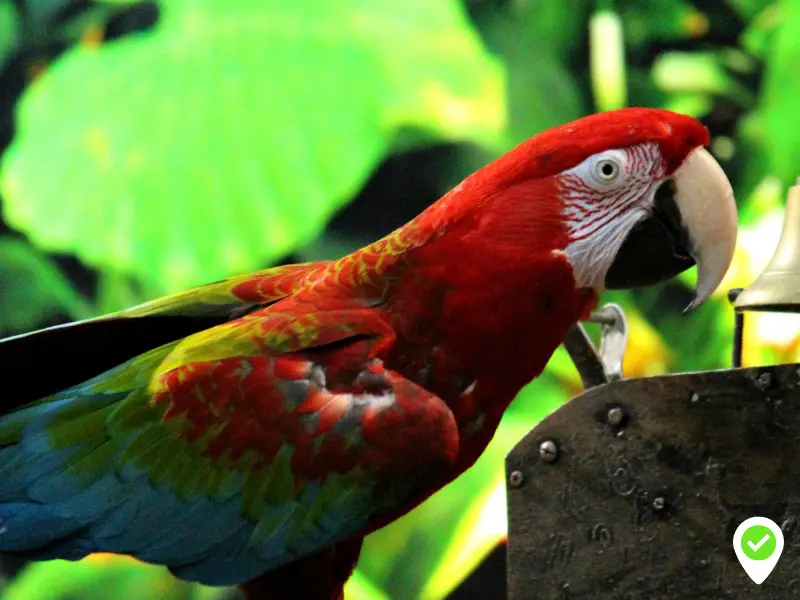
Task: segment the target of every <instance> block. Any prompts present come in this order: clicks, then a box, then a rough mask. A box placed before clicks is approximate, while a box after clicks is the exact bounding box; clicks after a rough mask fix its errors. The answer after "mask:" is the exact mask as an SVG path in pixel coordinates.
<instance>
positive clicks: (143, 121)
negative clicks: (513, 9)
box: [0, 0, 504, 289]
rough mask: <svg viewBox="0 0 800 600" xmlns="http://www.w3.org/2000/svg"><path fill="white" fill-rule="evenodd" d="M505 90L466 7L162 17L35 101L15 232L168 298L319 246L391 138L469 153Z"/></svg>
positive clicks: (20, 158)
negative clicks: (420, 139) (415, 134)
mask: <svg viewBox="0 0 800 600" xmlns="http://www.w3.org/2000/svg"><path fill="white" fill-rule="evenodd" d="M503 97H504V96H503V79H502V73H501V69H500V68H499V66H498V63H497V62H496V61H494V60H493V59H491V58H490V57H489V56H488V55H487V53H486V52H485V51H484V49H483V48H482V46H481V44H480V43H479V40H478V39H477V36H476V34H475V33H474V31H473V30H472V28H471V27H470V25H469V23H468V21H467V19H466V17H465V15H464V14H463V12H462V9H461V8H460V5H459V4H458V2H457V0H447V1H437V2H430V1H429V0H382V1H381V2H374V1H373V0H351V1H349V2H346V3H343V2H340V1H339V0H304V1H302V2H301V1H295V0H281V1H277V0H276V1H274V2H264V1H263V0H164V1H163V2H162V3H161V16H160V20H159V22H158V24H157V26H156V27H155V28H154V29H153V30H151V31H148V32H145V33H141V34H137V35H132V36H129V37H126V38H123V39H121V40H119V41H115V42H112V43H110V44H107V45H105V46H101V47H100V48H97V49H92V48H76V49H73V50H71V51H70V52H68V53H67V54H66V55H65V56H64V57H63V58H62V59H61V60H59V61H58V62H57V63H56V64H54V65H53V67H52V68H51V69H50V70H49V71H48V72H47V73H46V74H45V75H44V76H43V77H41V78H40V79H39V80H38V81H37V82H36V83H35V84H34V85H33V86H32V87H31V89H30V90H29V91H28V92H27V93H26V95H25V96H24V98H23V100H22V102H21V104H20V106H19V113H18V124H19V130H18V131H19V132H18V136H17V138H16V139H15V141H14V143H13V145H12V146H11V148H10V149H9V150H8V152H7V154H6V156H5V157H4V161H3V166H2V173H1V174H0V177H1V179H0V185H2V191H3V193H4V195H5V200H6V203H5V206H4V208H5V217H6V219H7V220H8V222H9V223H10V224H12V226H15V227H17V228H19V229H21V230H24V231H25V232H27V233H28V234H29V235H30V236H31V238H32V239H33V240H34V241H35V242H37V243H38V244H41V245H42V246H44V247H45V248H48V249H57V250H61V251H69V252H74V253H76V254H77V255H78V256H79V257H80V258H81V259H83V260H84V261H86V262H87V263H89V264H91V265H95V266H99V267H110V268H113V269H114V270H115V271H117V272H121V273H132V274H134V275H136V276H138V277H140V278H142V279H143V280H144V281H145V282H147V283H150V284H153V283H156V284H160V285H162V286H163V288H165V289H176V288H182V287H186V286H189V285H192V284H197V283H200V282H203V281H207V280H211V279H216V278H220V277H223V276H226V275H229V274H231V273H234V272H240V271H245V270H248V269H252V268H256V267H258V266H260V265H262V264H264V263H266V262H269V261H270V260H273V259H275V258H277V257H279V256H281V255H284V254H285V253H286V252H288V251H290V250H291V249H293V248H294V247H296V246H297V245H299V244H302V243H306V242H308V241H309V240H311V239H313V238H314V236H316V235H317V234H318V233H319V232H320V231H321V229H322V228H323V226H324V224H325V222H326V219H327V218H328V217H329V216H330V215H331V214H332V213H333V211H335V210H336V209H337V208H338V207H340V206H342V205H343V204H344V203H345V202H346V201H347V200H348V199H349V198H350V197H351V196H352V195H353V194H354V193H355V192H356V191H357V190H358V188H359V187H360V186H361V185H362V183H363V182H364V180H365V178H366V177H367V176H368V175H369V173H370V171H371V170H372V169H373V168H374V167H375V165H376V164H377V163H378V161H380V160H381V158H382V157H383V156H384V155H385V153H386V152H387V150H388V149H389V148H390V145H391V141H392V139H393V137H394V136H395V134H396V133H397V131H398V130H399V129H401V128H404V127H414V128H417V129H420V130H422V131H423V132H427V133H428V134H429V135H435V136H438V137H444V138H448V139H468V140H472V141H476V142H488V141H490V140H493V139H494V137H495V135H496V134H498V133H499V132H500V130H501V129H502V126H503V123H504V100H503Z"/></svg>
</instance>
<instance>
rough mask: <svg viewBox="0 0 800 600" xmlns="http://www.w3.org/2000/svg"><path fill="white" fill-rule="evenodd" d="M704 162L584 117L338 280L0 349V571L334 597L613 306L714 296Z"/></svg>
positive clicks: (325, 277)
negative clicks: (116, 562)
mask: <svg viewBox="0 0 800 600" xmlns="http://www.w3.org/2000/svg"><path fill="white" fill-rule="evenodd" d="M709 144H710V134H709V131H708V130H707V129H706V127H705V126H704V125H703V124H701V123H700V122H699V121H697V120H695V119H694V118H692V117H689V116H686V115H682V114H678V113H675V112H671V111H668V110H664V109H656V108H635V107H631V108H623V109H618V110H615V111H609V112H601V113H596V114H591V115H588V116H585V117H582V118H580V119H577V120H575V121H572V122H569V123H565V124H562V125H559V126H556V127H553V128H551V129H547V130H544V131H542V132H539V133H537V134H535V135H533V136H532V137H530V138H528V139H527V140H525V141H523V142H522V143H520V144H519V145H518V146H516V147H515V148H513V149H512V150H510V151H509V152H507V153H506V154H504V155H502V156H500V157H499V158H497V159H496V160H494V161H493V162H490V163H489V164H487V165H486V166H484V167H482V168H481V169H479V170H477V171H475V172H474V173H472V174H471V175H469V176H468V177H466V179H464V180H463V181H462V182H461V183H459V184H458V185H456V186H455V187H454V188H453V189H452V190H450V191H449V192H447V193H446V194H445V195H443V196H442V197H441V198H439V199H438V200H437V201H436V202H434V203H432V204H431V205H430V206H428V207H427V208H426V209H425V210H423V211H422V212H421V213H420V214H419V215H417V216H416V217H415V218H413V219H412V220H411V221H409V222H408V223H406V224H405V225H403V226H401V227H399V228H398V229H397V230H395V231H394V232H392V233H390V234H388V235H387V236H385V237H384V238H382V239H380V240H378V241H375V242H374V243H371V244H369V245H367V246H365V247H363V248H361V249H359V250H356V251H354V252H352V253H350V254H348V255H346V256H343V257H341V258H339V259H337V260H328V261H318V262H308V263H304V264H291V265H283V266H278V267H273V268H268V269H264V270H261V271H258V272H255V273H250V274H246V275H240V276H234V277H232V278H229V279H226V280H224V281H219V282H216V283H211V284H207V285H204V286H201V287H199V288H196V289H193V290H189V291H184V292H178V293H176V294H172V295H169V296H166V297H164V298H160V299H156V300H152V301H149V302H146V303H144V304H140V305H138V306H135V307H132V308H127V309H124V310H121V311H119V312H116V313H113V314H109V315H104V316H100V317H96V318H92V319H88V320H84V321H77V322H74V323H67V324H62V325H56V326H53V327H50V328H47V329H42V330H39V331H35V332H32V333H27V334H21V335H17V336H14V337H10V338H7V339H5V340H3V341H0V361H2V364H4V365H6V368H5V370H4V374H3V384H2V390H3V391H2V394H3V399H4V403H3V405H2V409H1V410H2V414H0V553H3V554H4V555H9V556H17V557H22V558H25V559H26V560H51V559H67V560H79V559H81V558H83V557H85V556H87V555H89V554H92V553H99V552H108V553H116V554H122V555H129V556H132V557H134V558H136V559H138V560H141V561H144V562H147V563H153V564H157V565H163V566H166V567H167V568H168V569H169V570H170V571H171V573H172V574H174V575H175V576H176V577H177V578H179V579H182V580H185V581H191V582H200V583H202V584H205V585H211V586H234V585H239V586H241V589H242V590H244V592H245V593H246V594H250V597H252V598H256V597H258V598H270V599H273V600H283V599H288V598H308V599H310V600H316V599H319V600H334V599H341V598H343V589H344V585H345V583H346V582H347V580H348V578H349V577H350V575H351V574H352V573H353V570H354V568H355V565H356V563H357V561H358V558H359V555H360V552H361V546H362V541H363V539H364V537H365V536H366V535H368V534H369V533H371V532H374V531H376V530H377V529H379V528H381V527H383V526H385V525H387V524H388V523H390V522H392V521H394V520H395V519H397V518H399V517H400V516H402V515H404V514H406V513H407V512H408V511H410V510H411V509H413V508H414V507H416V506H417V505H419V504H420V503H421V502H423V501H424V500H426V499H427V498H428V497H429V496H431V494H433V493H434V492H436V491H437V490H439V489H440V488H442V487H443V486H445V485H446V484H448V483H449V482H451V481H453V480H454V479H455V478H456V477H458V476H459V475H460V474H461V473H463V472H464V471H465V470H466V469H468V468H469V467H470V466H471V465H473V463H474V462H475V461H476V459H477V458H478V457H479V456H480V455H481V453H482V452H483V450H484V449H485V448H486V446H487V445H488V444H489V442H490V441H491V439H492V437H493V435H494V433H495V431H496V430H497V427H498V425H499V423H500V420H501V418H502V416H503V413H504V411H505V409H506V408H507V407H508V406H509V404H510V403H511V401H512V400H513V399H514V398H515V397H516V396H517V394H518V392H519V391H520V390H521V389H522V388H523V387H524V386H526V385H527V384H528V383H530V382H531V381H532V380H534V379H535V378H536V377H537V376H538V375H539V374H540V373H541V372H542V371H543V369H544V368H545V366H546V364H547V362H548V360H549V358H550V357H551V355H552V354H553V352H554V351H555V350H556V349H557V348H558V346H559V345H560V344H561V343H562V341H563V339H564V336H565V334H566V333H567V331H568V330H569V329H570V327H572V326H574V325H575V324H576V323H578V322H580V321H584V320H587V319H588V318H590V316H591V314H592V311H593V310H594V309H595V307H596V305H597V302H598V297H599V295H600V294H601V293H602V292H603V291H604V290H613V289H631V288H636V287H641V286H649V285H654V284H657V283H660V282H664V281H667V280H669V279H671V278H673V277H675V276H676V275H678V274H680V273H682V272H684V271H686V270H687V269H689V268H690V267H693V266H696V267H697V283H696V286H695V289H694V291H693V296H692V297H693V300H692V301H691V304H690V305H689V307H688V308H687V311H688V310H690V309H693V308H694V307H696V306H698V305H700V304H701V303H703V302H704V301H705V300H707V299H708V298H709V297H710V296H711V294H712V293H713V292H714V291H715V290H716V289H717V288H718V287H719V285H720V284H721V282H722V280H723V277H724V275H725V274H726V272H727V270H728V268H729V266H730V263H731V261H732V257H733V252H734V247H735V243H736V235H737V228H738V223H737V211H736V204H735V200H734V195H733V191H732V188H731V184H730V182H729V180H728V178H727V177H726V175H725V173H724V171H723V169H722V167H721V166H720V165H719V163H718V162H717V161H716V160H715V159H714V158H713V157H712V155H711V153H710V152H709V151H708V150H706V147H707V146H709Z"/></svg>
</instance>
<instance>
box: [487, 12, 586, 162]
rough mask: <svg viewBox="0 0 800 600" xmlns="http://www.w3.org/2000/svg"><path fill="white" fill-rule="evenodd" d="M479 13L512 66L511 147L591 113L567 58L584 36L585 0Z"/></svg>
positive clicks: (492, 44)
mask: <svg viewBox="0 0 800 600" xmlns="http://www.w3.org/2000/svg"><path fill="white" fill-rule="evenodd" d="M508 5H509V6H508V8H507V10H497V9H495V8H487V9H486V13H485V14H479V15H478V17H477V18H478V24H479V27H480V29H481V33H482V34H483V36H484V38H485V39H486V42H487V45H488V46H489V48H490V49H491V50H492V51H494V52H495V53H497V54H498V55H500V56H502V57H503V59H504V61H505V63H506V65H507V68H508V98H509V118H510V127H509V140H508V147H510V146H512V145H515V144H517V143H519V142H521V141H522V140H524V139H526V138H529V137H530V136H532V135H533V134H535V133H538V132H539V131H542V130H544V129H547V128H549V127H553V126H555V125H560V124H562V123H565V122H566V121H571V120H573V119H576V118H578V117H580V116H583V115H584V114H586V102H585V99H584V97H583V95H582V93H581V90H580V88H579V86H578V84H577V82H576V79H575V75H574V74H573V73H572V72H571V71H570V69H569V68H568V67H567V64H566V62H567V61H568V60H569V58H570V55H571V54H572V53H573V52H575V50H576V48H577V46H578V44H579V43H580V40H581V35H582V33H583V31H582V29H583V26H584V19H585V16H586V12H587V11H586V5H587V2H586V1H585V0H576V1H575V2H570V3H566V2H552V1H550V0H520V1H518V2H510V3H508Z"/></svg>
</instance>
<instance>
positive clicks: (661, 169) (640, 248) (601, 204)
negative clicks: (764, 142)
mask: <svg viewBox="0 0 800 600" xmlns="http://www.w3.org/2000/svg"><path fill="white" fill-rule="evenodd" d="M709 142H710V136H709V133H708V130H707V129H706V128H705V127H704V126H703V125H702V124H701V123H699V122H698V121H696V120H695V119H693V118H691V117H687V116H685V115H680V114H677V113H673V112H670V111H667V110H660V109H646V108H627V109H621V110H617V111H611V112H606V113H598V114H594V115H591V116H588V117H584V118H582V119H578V120H577V121H572V122H570V123H567V124H565V125H562V126H559V127H555V128H553V129H549V130H547V131H544V132H542V133H539V134H538V135H535V136H533V137H532V138H530V139H528V140H526V141H525V142H523V143H522V144H520V145H519V146H518V147H517V148H515V149H514V150H512V151H511V152H509V153H508V154H506V155H505V156H503V157H502V158H500V159H498V160H497V161H495V162H494V163H492V164H491V165H489V166H487V167H486V168H485V169H483V170H482V171H478V172H477V173H475V174H474V175H473V176H472V177H473V178H475V180H474V181H472V182H470V184H471V185H470V186H469V187H472V188H473V189H474V190H475V191H478V192H479V193H480V195H481V196H483V197H484V198H491V199H493V200H494V201H496V202H490V204H494V206H495V207H496V208H495V212H502V213H503V214H504V215H506V217H505V218H506V220H507V221H511V222H513V223H514V224H515V226H517V227H519V225H520V223H522V222H523V221H522V220H521V219H520V218H519V217H520V216H522V213H526V214H533V215H535V216H536V222H537V227H539V231H537V237H540V238H547V239H548V243H550V244H551V246H550V247H552V248H555V249H556V250H555V251H557V252H562V253H563V254H564V255H565V256H566V258H567V260H568V261H569V263H570V264H571V266H572V271H573V276H574V278H575V283H576V285H577V287H582V288H594V289H596V290H597V291H602V290H603V289H622V288H633V287H639V286H645V285H651V284H654V283H658V282H661V281H665V280H668V279H671V278H672V277H674V276H676V275H678V274H679V273H681V272H683V271H685V270H686V269H688V268H690V267H692V266H694V265H695V264H696V265H697V267H698V281H697V287H696V292H695V297H694V299H693V301H692V303H691V304H690V306H689V307H688V308H687V310H689V309H691V308H694V307H696V306H697V305H699V304H700V303H702V302H703V301H705V300H706V299H707V298H708V297H709V296H710V295H711V294H712V293H713V291H714V290H715V289H716V288H717V287H718V286H719V284H720V283H721V281H722V279H723V277H724V275H725V273H726V272H727V270H728V267H729V265H730V262H731V260H732V258H733V251H734V247H735V244H736V232H737V216H736V205H735V202H734V197H733V190H732V189H731V185H730V182H729V181H728V179H727V177H726V176H725V174H724V172H723V170H722V168H721V167H720V166H719V164H718V163H717V162H716V160H714V158H713V157H712V156H711V154H709V152H708V151H707V150H705V149H704V146H707V145H708V144H709ZM494 182H502V183H501V184H500V186H499V187H494ZM466 183H467V182H465V184H466ZM492 188H494V189H492ZM509 215H511V217H509Z"/></svg>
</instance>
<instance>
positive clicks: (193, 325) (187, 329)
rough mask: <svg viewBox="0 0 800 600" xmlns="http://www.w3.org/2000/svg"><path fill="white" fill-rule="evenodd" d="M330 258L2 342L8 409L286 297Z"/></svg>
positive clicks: (5, 405) (0, 354)
mask: <svg viewBox="0 0 800 600" xmlns="http://www.w3.org/2000/svg"><path fill="white" fill-rule="evenodd" d="M327 264H328V263H323V262H319V263H308V264H301V265H288V266H284V267H276V268H273V269H267V270H264V271H259V272H257V273H250V274H248V275H242V276H239V277H234V278H232V279H228V280H225V281H220V282H217V283H212V284H209V285H205V286H202V287H199V288H196V289H193V290H189V291H186V292H182V293H179V294H175V295H172V296H167V297H165V298H160V299H158V300H154V301H152V302H148V303H146V304H143V305H141V306H136V307H133V308H129V309H126V310H123V311H121V312H118V313H114V314H111V315H107V316H104V317H99V318H97V319H89V320H86V321H79V322H76V323H69V324H67V325H60V326H56V327H50V328H48V329H42V330H40V331H35V332H32V333H27V334H23V335H19V336H15V337H12V338H6V339H4V340H0V364H4V365H11V364H13V365H14V369H8V370H6V371H4V372H3V395H2V397H3V402H2V404H0V414H2V413H4V412H7V411H9V410H12V409H14V408H17V407H19V406H22V405H24V404H27V403H28V402H30V401H33V400H35V399H37V398H41V397H43V396H48V395H50V394H53V393H55V392H58V391H60V390H62V389H65V388H68V387H70V386H72V385H75V384H77V383H80V382H82V381H86V380H87V379H89V378H91V377H94V376H95V375H97V374H99V373H103V372H105V371H106V370H108V369H111V368H113V367H115V366H117V365H119V364H121V363H123V362H125V361H127V360H128V359H131V358H133V357H135V356H138V355H140V354H142V353H143V352H146V351H148V350H150V349H152V348H157V347H159V346H161V345H162V344H167V343H169V342H173V341H175V340H178V339H180V338H183V337H185V336H188V335H191V334H193V333H195V332H198V331H201V330H204V329H208V328H210V327H214V326H215V325H219V324H220V323H224V322H226V321H228V320H230V319H233V318H236V317H238V316H241V315H242V314H244V313H246V312H248V311H252V310H254V309H256V308H258V307H260V306H264V305H268V304H270V303H272V302H275V301H277V300H280V299H281V298H284V297H286V296H287V295H289V294H291V293H293V292H294V291H295V290H297V289H298V288H299V287H300V286H301V285H303V283H304V281H305V280H306V279H307V278H308V277H312V276H313V275H314V274H315V273H317V272H319V271H321V270H322V269H324V268H325V267H326V266H327ZM75 348H80V352H76V351H75Z"/></svg>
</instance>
